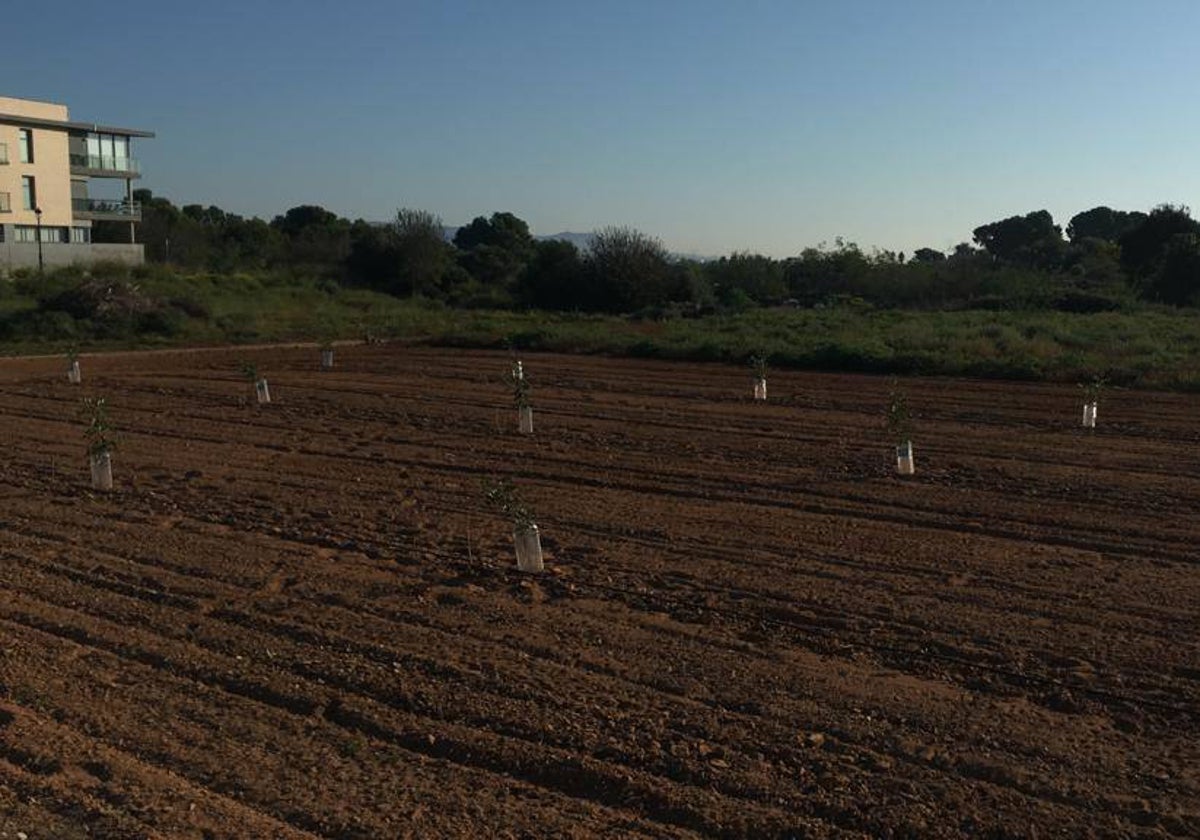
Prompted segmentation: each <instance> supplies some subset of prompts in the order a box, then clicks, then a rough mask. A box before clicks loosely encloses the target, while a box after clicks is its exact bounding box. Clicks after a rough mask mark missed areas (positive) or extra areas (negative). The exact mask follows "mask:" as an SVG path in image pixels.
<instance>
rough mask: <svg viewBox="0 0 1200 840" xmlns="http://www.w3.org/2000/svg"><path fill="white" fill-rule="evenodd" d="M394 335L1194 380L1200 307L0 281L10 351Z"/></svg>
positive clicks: (256, 282) (961, 371)
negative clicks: (690, 307) (754, 301)
mask: <svg viewBox="0 0 1200 840" xmlns="http://www.w3.org/2000/svg"><path fill="white" fill-rule="evenodd" d="M327 335H336V336H337V337H339V338H343V339H361V338H362V337H363V336H364V335H369V336H372V337H373V338H377V339H381V340H382V339H390V340H397V339H399V340H404V341H413V342H422V343H428V344H440V345H446V346H461V347H495V348H498V349H499V348H505V347H509V346H512V347H514V348H519V349H520V350H525V351H528V350H544V351H558V352H567V353H597V354H611V355H624V356H639V357H653V358H661V359H680V360H696V361H714V362H725V363H737V364H743V363H746V362H748V361H749V359H750V357H751V356H752V355H755V354H757V355H761V356H763V357H764V358H769V359H770V360H771V363H772V365H773V366H775V367H778V368H800V369H810V370H844V371H862V372H870V373H893V374H925V375H951V376H977V377H999V378H1009V379H1026V380H1043V379H1044V380H1053V381H1059V382H1080V381H1084V380H1086V379H1089V378H1091V377H1093V376H1094V375H1095V373H1096V371H1104V372H1105V376H1106V378H1107V380H1108V381H1109V382H1110V383H1112V384H1115V385H1121V386H1139V387H1154V388H1172V389H1189V390H1200V311H1197V310H1194V309H1187V308H1174V307H1168V306H1161V305H1150V304H1139V305H1137V306H1136V307H1130V308H1127V309H1122V310H1118V311H1110V312H1095V313H1074V312H1060V311H1041V310H1006V311H992V310H978V309H976V310H971V309H966V310H950V311H924V310H917V309H879V308H876V307H874V306H871V305H869V304H867V303H864V302H862V301H860V300H853V299H850V300H838V301H831V302H829V303H828V304H827V305H824V306H821V307H814V308H803V307H800V308H792V307H758V308H752V309H748V310H745V311H742V312H714V313H712V314H708V315H703V316H693V317H680V316H676V317H664V318H660V319H649V318H645V317H641V316H614V315H602V314H587V313H564V312H539V311H511V310H486V309H473V310H460V309H455V308H452V307H450V306H448V305H447V304H445V303H443V302H441V301H437V300H430V299H428V298H424V297H417V298H414V299H411V300H400V299H397V298H396V297H394V296H392V295H388V294H385V293H381V292H376V291H371V290H367V289H360V288H346V287H344V286H341V285H340V284H338V283H334V282H330V281H328V280H320V279H314V278H313V277H311V276H294V275H292V274H291V273H290V272H285V271H278V272H270V273H268V272H259V273H257V274H231V275H220V274H210V273H198V274H184V273H181V272H178V271H173V270H170V269H167V268H165V267H162V266H144V267H141V268H138V269H133V270H130V269H126V268H122V267H117V266H100V267H97V268H95V269H93V270H92V271H91V272H90V273H84V272H82V271H80V270H79V269H74V268H72V269H63V270H61V271H55V272H48V273H47V274H46V277H45V279H44V280H43V281H40V282H39V281H38V279H37V278H36V276H34V275H31V274H25V275H18V276H17V277H16V278H15V279H14V280H12V281H3V280H0V351H2V352H3V353H6V354H17V353H22V354H28V353H47V352H54V353H61V352H66V350H67V348H68V347H71V346H81V345H86V347H87V349H88V350H92V351H95V350H102V349H115V348H125V347H162V346H187V345H211V344H228V343H233V344H243V343H252V342H276V341H313V340H315V339H316V338H317V337H318V336H327Z"/></svg>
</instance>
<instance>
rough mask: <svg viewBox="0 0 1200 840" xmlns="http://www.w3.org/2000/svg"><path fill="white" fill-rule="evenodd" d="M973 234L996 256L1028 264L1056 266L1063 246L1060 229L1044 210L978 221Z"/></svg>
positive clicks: (1019, 263)
mask: <svg viewBox="0 0 1200 840" xmlns="http://www.w3.org/2000/svg"><path fill="white" fill-rule="evenodd" d="M974 236H975V241H976V242H977V243H979V245H980V246H981V247H982V248H983V249H984V250H985V251H987V252H988V253H989V254H991V256H992V257H993V258H994V259H995V260H997V261H999V262H1006V263H1011V264H1013V265H1020V266H1026V267H1029V268H1057V267H1058V266H1059V265H1060V264H1061V262H1062V258H1063V254H1064V250H1065V249H1064V245H1065V243H1064V242H1063V238H1062V230H1061V229H1060V228H1059V227H1058V225H1056V224H1054V218H1053V217H1052V216H1051V215H1050V213H1049V211H1046V210H1036V211H1034V212H1032V213H1027V214H1026V215H1024V216H1009V217H1008V218H1007V219H1001V220H1000V221H998V222H992V223H991V224H987V225H980V226H979V227H977V228H975V230H974Z"/></svg>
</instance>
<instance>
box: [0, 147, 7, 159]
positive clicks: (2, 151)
mask: <svg viewBox="0 0 1200 840" xmlns="http://www.w3.org/2000/svg"><path fill="white" fill-rule="evenodd" d="M5 163H8V144H7V143H0V164H5Z"/></svg>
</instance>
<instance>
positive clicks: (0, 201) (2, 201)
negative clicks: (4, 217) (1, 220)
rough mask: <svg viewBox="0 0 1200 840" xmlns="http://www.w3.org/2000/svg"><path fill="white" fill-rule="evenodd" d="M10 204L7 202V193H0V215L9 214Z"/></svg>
mask: <svg viewBox="0 0 1200 840" xmlns="http://www.w3.org/2000/svg"><path fill="white" fill-rule="evenodd" d="M11 212H12V203H11V202H10V201H9V196H8V193H6V192H0V213H11Z"/></svg>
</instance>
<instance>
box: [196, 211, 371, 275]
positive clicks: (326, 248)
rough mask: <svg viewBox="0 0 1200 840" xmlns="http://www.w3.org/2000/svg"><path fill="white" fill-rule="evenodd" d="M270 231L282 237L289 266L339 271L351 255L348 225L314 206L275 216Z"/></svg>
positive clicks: (336, 216)
mask: <svg viewBox="0 0 1200 840" xmlns="http://www.w3.org/2000/svg"><path fill="white" fill-rule="evenodd" d="M185 209H186V208H185ZM271 228H272V229H274V230H275V231H277V232H278V233H279V234H280V235H281V236H282V239H283V241H284V243H285V247H284V249H283V257H284V260H285V261H286V262H287V263H288V264H289V265H293V266H307V267H310V268H314V269H317V270H324V271H334V270H340V269H341V267H342V266H343V265H344V263H345V261H346V258H347V256H348V255H349V253H350V223H349V222H348V221H347V220H345V219H343V218H340V217H339V216H338V215H337V214H335V213H332V212H330V211H329V210H326V209H325V208H324V207H319V206H317V205H315V204H301V205H298V206H296V207H293V208H291V209H290V210H288V211H287V212H286V213H284V214H283V215H282V216H276V217H275V218H274V219H272V220H271Z"/></svg>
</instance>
